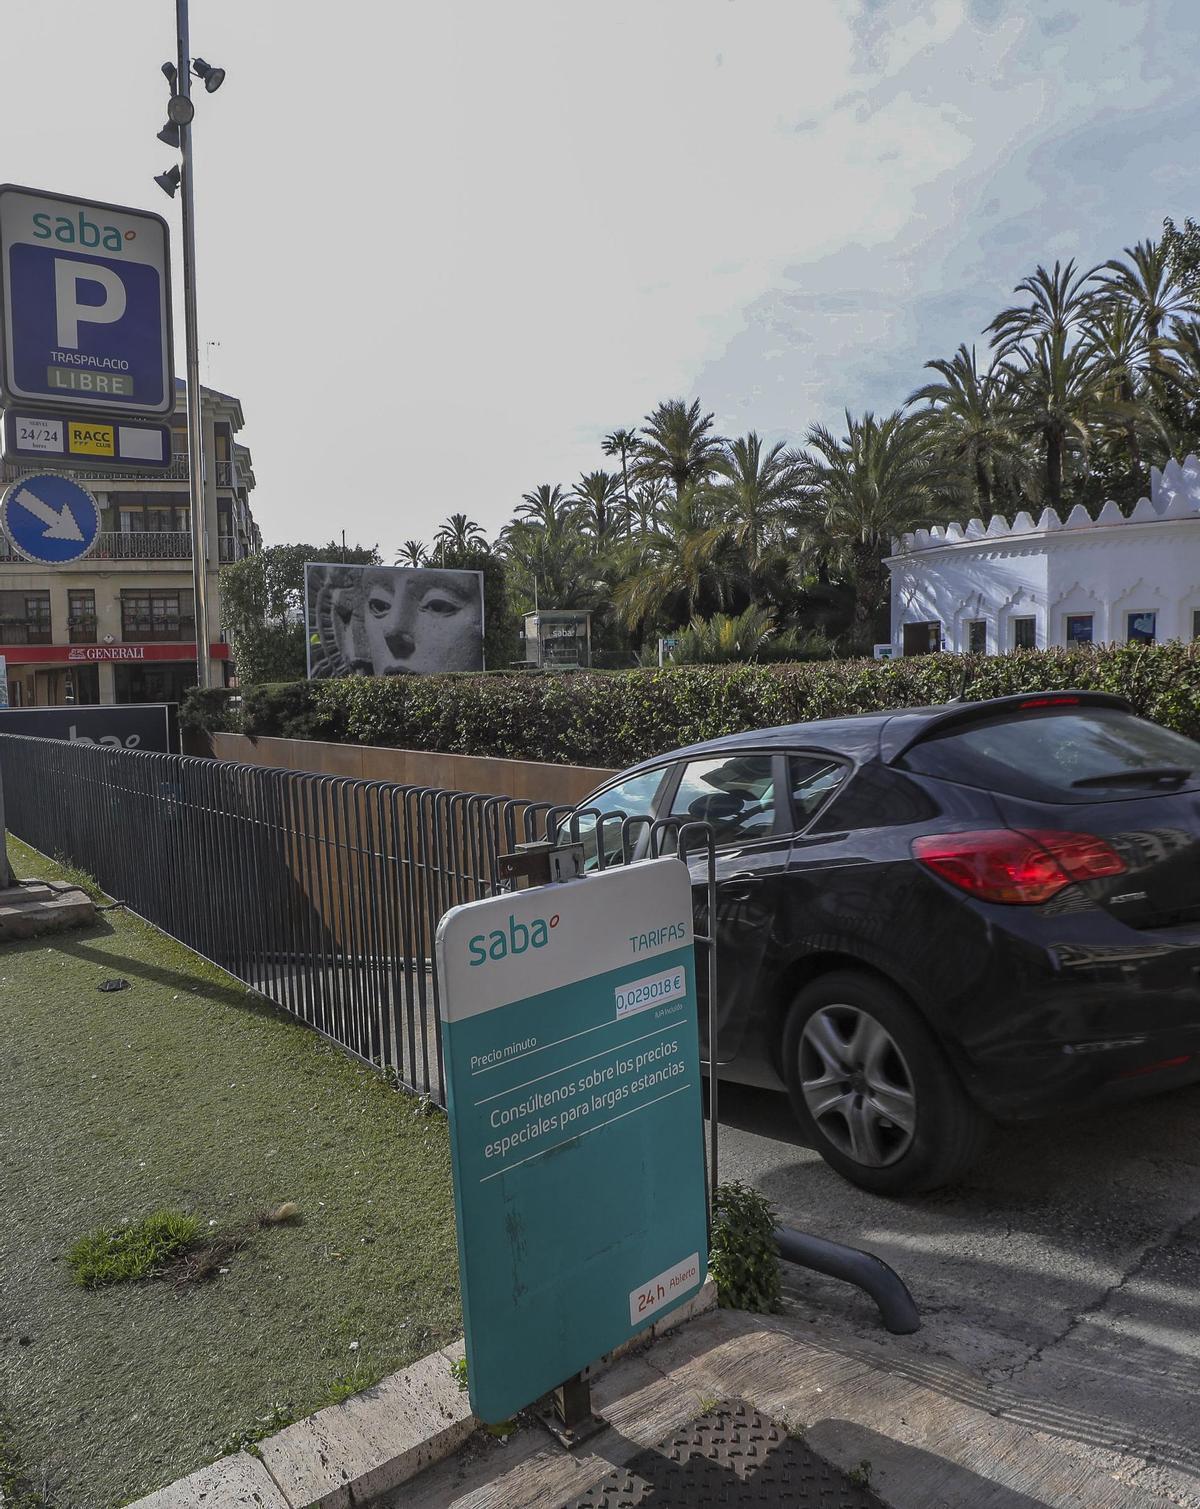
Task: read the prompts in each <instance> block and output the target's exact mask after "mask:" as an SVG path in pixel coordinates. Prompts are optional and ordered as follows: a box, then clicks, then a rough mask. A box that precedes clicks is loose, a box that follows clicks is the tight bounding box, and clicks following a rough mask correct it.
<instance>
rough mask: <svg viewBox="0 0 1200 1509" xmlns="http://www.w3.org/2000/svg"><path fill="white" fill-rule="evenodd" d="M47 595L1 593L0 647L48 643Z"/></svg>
mask: <svg viewBox="0 0 1200 1509" xmlns="http://www.w3.org/2000/svg"><path fill="white" fill-rule="evenodd" d="M53 640H54V636H53V634H52V633H51V625H50V594H49V592H0V644H51V643H53Z"/></svg>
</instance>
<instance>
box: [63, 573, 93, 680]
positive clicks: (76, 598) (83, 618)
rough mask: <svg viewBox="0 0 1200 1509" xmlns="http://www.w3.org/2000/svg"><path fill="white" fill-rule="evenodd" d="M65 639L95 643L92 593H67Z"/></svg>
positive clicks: (79, 642)
mask: <svg viewBox="0 0 1200 1509" xmlns="http://www.w3.org/2000/svg"><path fill="white" fill-rule="evenodd" d="M67 638H68V639H69V640H70V641H71V643H72V644H95V643H96V594H95V593H94V592H91V591H87V592H85V591H83V590H82V589H81V590H80V591H77V592H76V591H72V592H68V593H67ZM80 700H82V699H80Z"/></svg>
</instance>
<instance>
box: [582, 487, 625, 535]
mask: <svg viewBox="0 0 1200 1509" xmlns="http://www.w3.org/2000/svg"><path fill="white" fill-rule="evenodd" d="M571 497H572V499H573V501H574V502H575V503H576V504H577V505H578V508H579V514H580V523H581V527H582V528H584V529H586V530H587V531H588V532H589V533H590V534H591V536H592V538H593V539H594V540H596V541H597V542H604V541H605V540H606V539H607V537H608V534H609V531H610V530H611V528H612V524H613V510H614V507H615V505H616V504H618V503H619V502H620V500H621V479H620V477H618V476H617V475H616V473H615V472H606V471H595V472H581V473H580V475H579V481H578V482H577V483H576V484H575V486H574V488H573V489H572V491H571Z"/></svg>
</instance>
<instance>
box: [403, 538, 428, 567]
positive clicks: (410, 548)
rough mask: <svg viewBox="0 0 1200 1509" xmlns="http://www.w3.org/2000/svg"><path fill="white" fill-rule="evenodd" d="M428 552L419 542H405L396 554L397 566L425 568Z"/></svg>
mask: <svg viewBox="0 0 1200 1509" xmlns="http://www.w3.org/2000/svg"><path fill="white" fill-rule="evenodd" d="M428 564H429V552H428V550H426V548H425V546H424V545H423V544H422V543H421V541H420V540H405V542H404V544H403V545H401V547H400V549H399V551H398V552H397V553H396V565H397V566H427V565H428Z"/></svg>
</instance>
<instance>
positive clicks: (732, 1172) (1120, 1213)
mask: <svg viewBox="0 0 1200 1509" xmlns="http://www.w3.org/2000/svg"><path fill="white" fill-rule="evenodd" d="M721 1121H722V1138H721V1149H720V1158H721V1165H720V1173H721V1177H722V1179H742V1180H744V1181H745V1182H746V1183H748V1184H753V1185H754V1186H755V1187H756V1188H758V1189H760V1190H762V1191H763V1192H764V1193H765V1194H767V1195H768V1196H769V1197H770V1199H771V1200H772V1201H773V1202H774V1203H775V1205H776V1207H777V1209H778V1211H779V1214H780V1218H781V1219H782V1220H783V1221H784V1222H786V1223H787V1224H790V1225H793V1226H796V1227H799V1228H801V1229H804V1230H809V1231H813V1232H816V1233H818V1234H820V1235H822V1236H827V1237H831V1238H833V1239H834V1240H837V1241H843V1242H848V1243H852V1244H854V1245H856V1246H861V1247H865V1248H867V1249H869V1250H870V1251H872V1252H875V1253H878V1254H879V1256H880V1257H882V1258H884V1259H885V1260H886V1261H887V1262H889V1263H890V1264H891V1265H892V1266H893V1267H894V1268H895V1269H896V1270H897V1272H898V1273H900V1274H901V1276H902V1277H903V1278H904V1279H905V1281H906V1282H907V1283H908V1285H909V1287H910V1289H911V1290H912V1292H913V1295H914V1297H915V1298H916V1300H917V1303H918V1305H919V1307H920V1309H921V1311H922V1316H923V1321H924V1324H923V1328H922V1330H921V1331H920V1332H919V1333H918V1334H917V1335H916V1336H914V1337H890V1336H888V1335H887V1333H886V1332H884V1331H883V1330H882V1329H881V1328H880V1327H879V1325H878V1322H877V1320H876V1315H875V1311H874V1307H873V1306H872V1304H871V1302H870V1301H869V1300H868V1299H867V1298H866V1297H865V1296H863V1295H860V1294H859V1293H858V1291H856V1290H853V1289H850V1288H849V1287H847V1286H845V1285H841V1284H838V1283H835V1282H834V1281H832V1280H829V1279H824V1278H821V1277H819V1276H817V1275H815V1274H811V1275H810V1274H804V1273H802V1272H801V1271H800V1270H798V1269H788V1270H787V1275H788V1282H787V1289H788V1295H789V1304H790V1305H794V1306H796V1307H797V1308H798V1309H799V1311H800V1313H804V1311H805V1310H807V1311H808V1313H810V1314H811V1315H812V1317H813V1320H814V1322H815V1323H816V1324H817V1325H819V1326H820V1327H821V1329H822V1331H823V1332H825V1333H826V1335H827V1334H828V1332H829V1330H830V1329H831V1326H830V1323H831V1322H833V1323H834V1324H835V1325H836V1324H838V1323H840V1324H841V1326H843V1327H844V1335H845V1338H846V1345H847V1348H848V1350H858V1351H859V1352H860V1353H861V1352H863V1350H864V1349H865V1350H866V1351H867V1352H868V1353H869V1354H870V1355H871V1356H872V1358H873V1360H874V1361H875V1362H876V1364H877V1365H879V1364H883V1365H885V1366H888V1367H893V1368H897V1369H900V1370H902V1371H903V1373H904V1374H905V1375H906V1376H907V1377H909V1378H911V1379H912V1380H914V1381H919V1382H921V1383H923V1384H925V1385H927V1386H930V1387H934V1388H938V1389H941V1390H943V1391H945V1392H946V1393H947V1394H948V1395H950V1396H952V1397H954V1398H957V1399H960V1400H962V1402H964V1403H971V1404H974V1405H976V1406H977V1407H980V1408H983V1409H986V1410H988V1411H989V1412H991V1413H993V1414H994V1415H996V1416H997V1417H1000V1418H1005V1419H1009V1420H1012V1421H1015V1422H1018V1423H1020V1424H1022V1425H1024V1426H1025V1427H1026V1428H1028V1429H1031V1430H1034V1431H1037V1432H1038V1433H1039V1434H1042V1435H1044V1436H1045V1437H1046V1438H1047V1440H1050V1441H1054V1442H1055V1443H1057V1444H1058V1445H1060V1446H1063V1447H1066V1448H1067V1449H1069V1450H1072V1451H1077V1452H1079V1453H1081V1454H1083V1455H1084V1456H1086V1457H1087V1458H1088V1460H1089V1461H1091V1462H1092V1463H1093V1464H1094V1465H1096V1466H1100V1467H1103V1468H1105V1469H1106V1470H1107V1471H1109V1472H1111V1473H1113V1474H1114V1475H1116V1476H1117V1477H1118V1478H1119V1479H1121V1480H1122V1481H1125V1482H1128V1483H1133V1484H1136V1485H1137V1486H1138V1487H1139V1488H1143V1489H1145V1490H1146V1491H1147V1492H1148V1493H1157V1494H1161V1495H1162V1496H1163V1497H1164V1498H1167V1499H1170V1500H1172V1501H1174V1502H1176V1503H1178V1504H1180V1505H1185V1506H1187V1509H1200V1088H1195V1089H1188V1090H1179V1091H1175V1092H1173V1093H1171V1094H1169V1095H1164V1096H1160V1097H1157V1098H1155V1099H1151V1100H1147V1101H1142V1102H1140V1103H1138V1104H1135V1105H1129V1106H1124V1107H1121V1108H1119V1109H1117V1110H1110V1111H1106V1112H1104V1113H1103V1114H1098V1115H1097V1114H1092V1115H1088V1116H1074V1117H1071V1118H1061V1119H1057V1120H1055V1121H1052V1122H1040V1123H1035V1124H1030V1125H1027V1126H1024V1127H1018V1128H1007V1129H1004V1130H1001V1131H1000V1132H998V1133H997V1135H996V1137H995V1139H994V1141H993V1143H992V1146H991V1148H990V1149H989V1151H988V1153H987V1154H986V1155H985V1157H984V1159H983V1161H982V1162H981V1163H980V1165H979V1166H978V1167H977V1169H976V1170H975V1171H974V1173H973V1174H972V1175H971V1176H970V1177H969V1179H968V1181H967V1182H966V1183H965V1184H964V1185H963V1186H962V1187H961V1188H958V1189H955V1190H945V1191H939V1192H937V1193H935V1194H931V1195H923V1196H919V1197H912V1198H909V1199H906V1200H903V1201H895V1200H883V1199H880V1198H878V1197H877V1196H874V1195H869V1194H865V1193H863V1192H862V1191H860V1190H856V1189H854V1188H853V1187H852V1186H851V1185H848V1184H846V1183H845V1182H844V1181H843V1180H841V1179H840V1178H839V1177H838V1176H837V1175H836V1174H834V1173H833V1172H832V1170H830V1169H829V1168H827V1167H826V1165H825V1164H824V1163H823V1162H822V1161H821V1160H820V1159H819V1158H818V1157H817V1156H816V1154H815V1153H813V1152H812V1151H811V1150H810V1149H809V1148H807V1147H805V1146H804V1145H803V1143H802V1142H801V1140H800V1137H799V1134H798V1132H797V1131H796V1130H795V1128H794V1124H793V1123H792V1120H791V1117H790V1114H789V1110H788V1105H787V1101H786V1099H785V1097H783V1096H777V1095H770V1094H766V1093H764V1092H761V1091H755V1090H748V1089H745V1088H743V1087H740V1086H722V1104H721ZM839 1334H841V1333H840V1332H839Z"/></svg>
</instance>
